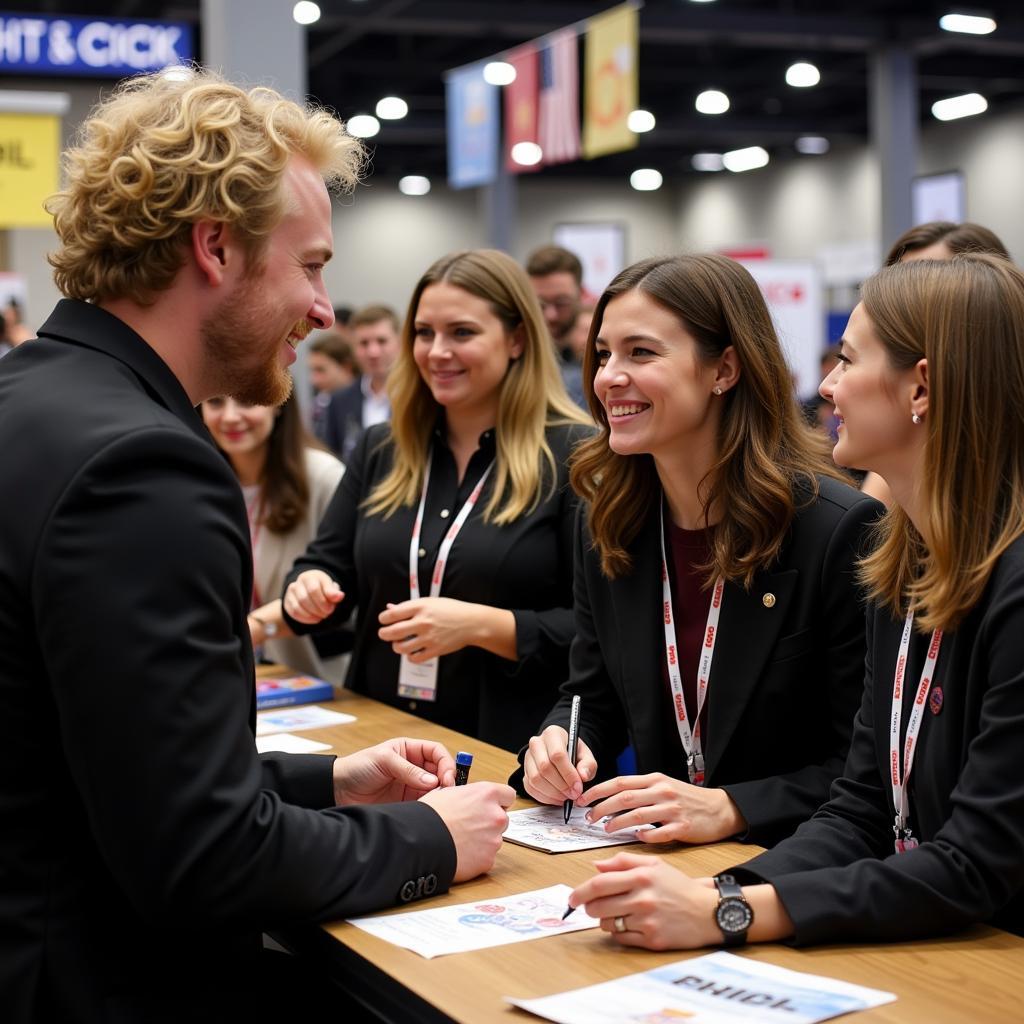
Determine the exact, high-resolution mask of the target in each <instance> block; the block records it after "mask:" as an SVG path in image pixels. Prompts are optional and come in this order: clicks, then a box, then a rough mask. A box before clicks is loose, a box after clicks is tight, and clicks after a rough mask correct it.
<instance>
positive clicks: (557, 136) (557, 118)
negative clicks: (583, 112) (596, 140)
mask: <svg viewBox="0 0 1024 1024" xmlns="http://www.w3.org/2000/svg"><path fill="white" fill-rule="evenodd" d="M539 122H540V130H539V140H538V141H539V142H540V148H541V152H542V153H543V154H544V156H543V161H544V163H546V164H564V163H566V162H568V161H569V160H576V159H578V158H579V155H580V104H579V56H578V52H577V44H576V32H575V31H574V30H573V29H571V28H563V29H559V30H558V31H557V32H552V33H551V35H549V36H546V37H545V38H544V47H543V49H542V50H541V53H540V117H539Z"/></svg>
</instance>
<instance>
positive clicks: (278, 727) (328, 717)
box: [256, 704, 356, 736]
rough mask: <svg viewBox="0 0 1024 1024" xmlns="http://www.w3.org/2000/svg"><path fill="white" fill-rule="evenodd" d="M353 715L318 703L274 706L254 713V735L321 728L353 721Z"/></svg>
mask: <svg viewBox="0 0 1024 1024" xmlns="http://www.w3.org/2000/svg"><path fill="white" fill-rule="evenodd" d="M355 720H356V718H355V715H345V714H342V712H340V711H331V710H329V709H328V708H322V707H320V705H319V704H307V705H305V706H304V707H298V708H275V709H274V710H272V711H260V712H258V713H257V715H256V735H257V736H266V735H268V734H269V733H272V732H296V731H299V730H302V729H323V728H324V727H325V726H328V725H345V724H346V723H348V722H354V721H355Z"/></svg>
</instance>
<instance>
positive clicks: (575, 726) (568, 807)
mask: <svg viewBox="0 0 1024 1024" xmlns="http://www.w3.org/2000/svg"><path fill="white" fill-rule="evenodd" d="M581 703H582V700H581V698H580V695H579V694H576V696H575V697H573V699H572V710H571V711H570V712H569V761H570V762H571V764H572V766H573V768H575V767H576V748H577V747H578V746H579V738H580V704H581ZM562 814H563V815H564V817H565V823H566V825H568V824H569V819H570V818H571V817H572V801H571V800H566V801H565V803H564V804H562ZM563 920H564V919H563Z"/></svg>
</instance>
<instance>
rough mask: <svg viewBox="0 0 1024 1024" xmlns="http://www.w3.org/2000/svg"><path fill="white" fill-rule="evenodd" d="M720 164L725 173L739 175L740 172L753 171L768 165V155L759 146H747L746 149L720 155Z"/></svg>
mask: <svg viewBox="0 0 1024 1024" xmlns="http://www.w3.org/2000/svg"><path fill="white" fill-rule="evenodd" d="M722 163H724V164H725V169H726V170H727V171H733V172H735V173H736V174H739V173H740V172H741V171H754V170H756V169H757V168H758V167H764V165H765V164H767V163H768V153H767V151H766V150H764V149H762V148H761V147H760V146H747V147H746V149H733V150H731V151H730V152H728V153H723V154H722Z"/></svg>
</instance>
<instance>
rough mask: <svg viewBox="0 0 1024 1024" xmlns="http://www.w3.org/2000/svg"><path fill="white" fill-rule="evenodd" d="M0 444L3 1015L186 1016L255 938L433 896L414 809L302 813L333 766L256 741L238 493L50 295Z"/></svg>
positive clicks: (130, 345)
mask: <svg viewBox="0 0 1024 1024" xmlns="http://www.w3.org/2000/svg"><path fill="white" fill-rule="evenodd" d="M0 451H2V452H3V458H2V459H0V493H2V494H3V500H2V501H0V779H2V780H3V781H2V784H0V1007H2V1008H3V1010H2V1012H0V1016H2V1018H3V1020H4V1022H5V1024H13V1022H18V1024H21V1022H27V1021H42V1020H59V1021H62V1022H77V1021H98V1020H110V1021H114V1020H117V1021H122V1020H123V1021H141V1020H146V1021H150V1020H190V1019H191V1020H194V1019H196V1017H195V1014H196V1013H197V1012H199V1011H200V1010H202V1011H204V1012H205V1011H206V1010H207V1009H208V1007H209V1006H210V1005H213V1003H215V1002H216V1001H217V995H216V994H217V993H218V992H219V993H224V992H226V991H231V990H233V991H234V992H235V993H239V992H242V991H244V988H245V986H246V985H247V984H249V983H252V982H255V981H257V980H258V979H253V978H249V977H247V976H246V975H247V972H249V971H251V968H252V966H253V965H254V964H255V963H256V962H257V960H258V958H259V955H260V947H261V943H260V930H261V929H263V928H269V927H275V926H280V925H287V924H289V923H297V922H305V921H313V920H317V919H322V918H336V917H342V916H346V915H349V914H352V913H362V912H364V911H369V910H373V909H376V908H380V907H383V906H386V905H388V904H393V903H396V902H399V901H400V900H401V899H402V898H403V896H408V895H410V894H412V893H415V892H416V891H417V890H418V891H420V892H421V893H422V892H426V891H428V890H429V889H432V888H436V889H437V890H438V891H440V890H442V889H444V888H445V887H447V885H448V884H449V882H450V880H451V878H452V875H453V873H454V869H455V851H454V846H453V844H452V841H451V838H450V836H449V834H448V832H447V829H446V828H445V827H444V824H443V822H442V821H441V819H440V818H439V817H438V815H437V814H435V813H434V811H433V810H431V808H429V807H428V806H426V805H423V804H417V803H411V804H402V805H396V806H393V807H387V808H371V809H352V810H342V809H339V808H333V807H331V808H330V809H327V810H319V808H328V807H329V805H330V804H331V803H332V802H333V793H332V779H331V774H332V773H331V766H332V762H333V759H332V758H325V757H317V756H309V755H307V756H289V755H275V756H265V757H263V758H262V759H261V758H260V757H259V756H258V755H257V753H256V748H255V744H254V742H253V725H254V715H255V691H254V686H253V664H252V648H251V642H250V640H249V636H248V630H247V628H246V623H245V614H246V611H247V610H248V605H249V595H250V594H251V592H252V589H251V588H252V553H251V551H250V547H249V535H248V528H247V524H246V518H245V508H244V503H243V501H242V497H241V492H240V490H239V488H238V484H237V481H235V479H234V477H233V475H232V473H231V470H230V467H229V466H228V464H227V463H226V462H225V460H224V459H223V458H222V457H221V456H220V454H219V453H218V452H217V450H216V448H215V447H214V446H213V444H212V442H211V441H210V438H209V435H208V434H207V432H206V429H205V428H204V427H203V424H202V421H201V419H200V418H199V417H198V415H197V414H196V412H195V410H194V409H193V408H192V407H191V406H190V404H189V401H188V398H187V396H186V394H185V392H184V391H183V390H182V388H181V385H180V384H179V382H178V381H177V379H176V378H175V377H174V376H173V375H172V373H171V371H170V370H169V369H168V367H167V366H166V365H165V364H164V363H163V362H162V361H161V360H160V359H159V357H158V356H157V355H156V353H155V352H154V351H153V350H152V349H151V348H150V347H149V346H148V345H146V344H145V342H144V341H143V340H142V339H141V338H140V337H139V336H138V335H137V334H135V333H134V332H133V331H131V330H130V329H129V328H128V327H127V326H126V325H125V324H124V323H122V322H121V321H120V320H118V319H116V318H115V317H113V316H111V315H110V314H109V313H106V312H104V311H103V310H101V309H99V308H97V307H95V306H92V305H88V304H86V303H82V302H73V301H67V300H65V301H63V302H61V303H60V304H59V305H58V306H57V308H56V310H55V311H54V313H53V315H52V316H51V317H50V319H49V320H48V321H47V322H46V324H44V326H43V327H42V329H41V330H40V335H39V340H37V341H33V342H32V343H31V344H28V345H23V346H21V347H20V348H19V349H18V350H17V351H15V352H13V353H11V354H10V355H9V356H6V357H5V358H4V359H3V363H2V365H0ZM421 879H422V880H423V884H422V885H421V884H420V880H421ZM431 880H432V881H431ZM407 883H412V884H411V886H409V885H407Z"/></svg>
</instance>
